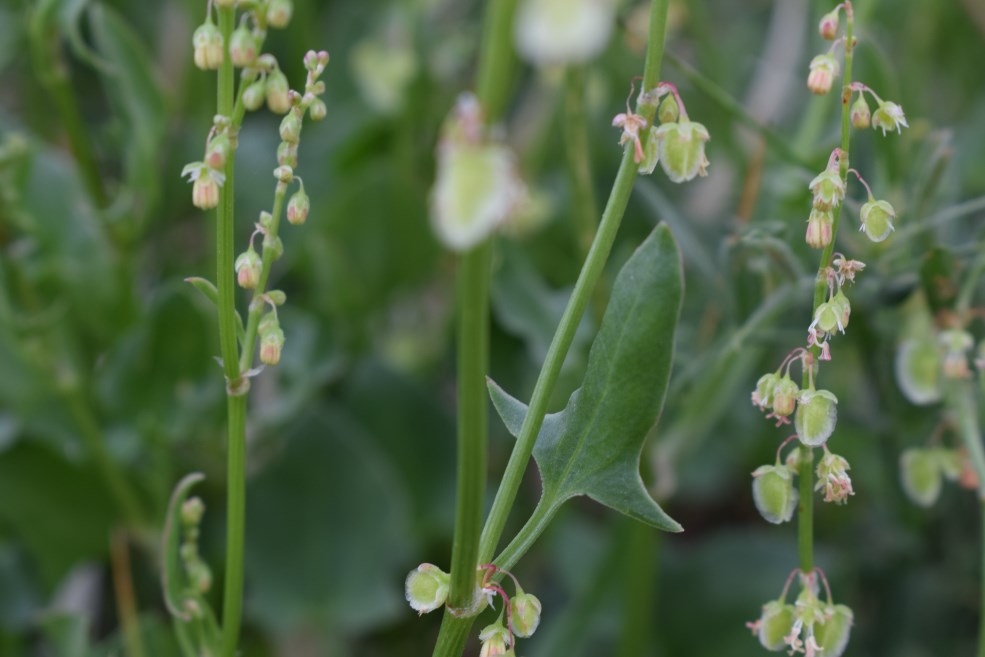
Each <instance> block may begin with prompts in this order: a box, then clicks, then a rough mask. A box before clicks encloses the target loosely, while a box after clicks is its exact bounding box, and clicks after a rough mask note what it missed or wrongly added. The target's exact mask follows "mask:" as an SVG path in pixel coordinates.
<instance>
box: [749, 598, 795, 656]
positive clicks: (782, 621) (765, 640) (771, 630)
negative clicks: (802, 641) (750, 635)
mask: <svg viewBox="0 0 985 657" xmlns="http://www.w3.org/2000/svg"><path fill="white" fill-rule="evenodd" d="M794 611H795V610H794V606H793V605H787V604H783V602H782V601H780V600H771V601H770V602H767V603H766V604H765V605H763V615H762V616H760V617H759V622H758V624H756V628H757V629H758V632H757V636H758V637H759V643H760V644H762V646H763V647H764V648H766V649H767V650H772V651H777V650H782V649H783V648H785V647H786V645H787V644H786V643H785V642H784V640H783V637H785V636H787V635H788V634H790V628H792V627H793V623H794Z"/></svg>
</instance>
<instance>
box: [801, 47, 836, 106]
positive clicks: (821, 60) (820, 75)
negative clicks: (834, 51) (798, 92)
mask: <svg viewBox="0 0 985 657" xmlns="http://www.w3.org/2000/svg"><path fill="white" fill-rule="evenodd" d="M838 70H839V66H838V60H837V59H835V57H834V55H831V54H825V55H818V56H817V57H815V58H814V59H812V60H811V64H810V73H809V74H808V75H807V88H808V89H810V90H811V93H812V94H816V95H818V96H823V95H824V94H826V93H828V92H829V91H831V85H832V84H833V83H834V79H835V78H836V77H837V76H838Z"/></svg>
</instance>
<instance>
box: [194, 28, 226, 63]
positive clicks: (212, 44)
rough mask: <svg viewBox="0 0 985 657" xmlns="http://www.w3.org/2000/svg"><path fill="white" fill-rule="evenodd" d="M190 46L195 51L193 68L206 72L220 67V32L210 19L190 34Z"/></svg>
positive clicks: (221, 45) (221, 47) (221, 51)
mask: <svg viewBox="0 0 985 657" xmlns="http://www.w3.org/2000/svg"><path fill="white" fill-rule="evenodd" d="M192 46H194V51H195V66H197V67H198V68H200V69H202V70H203V71H208V70H215V69H217V68H219V67H220V66H221V65H222V59H223V56H224V52H223V42H222V32H220V31H219V28H218V27H216V26H215V24H214V23H213V22H212V21H211V20H210V19H206V21H205V22H204V23H202V24H201V25H199V26H198V28H197V29H196V30H195V33H194V34H192Z"/></svg>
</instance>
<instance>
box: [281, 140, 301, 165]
mask: <svg viewBox="0 0 985 657" xmlns="http://www.w3.org/2000/svg"><path fill="white" fill-rule="evenodd" d="M277 164H279V165H281V166H288V167H291V168H292V169H293V168H294V167H296V166H297V165H298V145H297V144H292V143H290V142H287V141H282V142H281V143H280V145H279V146H278V147H277Z"/></svg>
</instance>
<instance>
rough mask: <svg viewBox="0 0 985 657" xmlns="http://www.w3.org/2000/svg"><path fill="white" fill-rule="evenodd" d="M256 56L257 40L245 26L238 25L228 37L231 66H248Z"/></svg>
mask: <svg viewBox="0 0 985 657" xmlns="http://www.w3.org/2000/svg"><path fill="white" fill-rule="evenodd" d="M256 57H257V42H256V39H254V38H253V33H252V32H250V30H249V29H248V28H247V27H246V25H242V24H241V25H240V26H239V27H237V28H236V29H235V30H234V31H233V34H232V36H231V37H229V59H230V60H231V61H232V63H233V66H238V67H240V68H242V67H244V66H250V65H251V64H252V63H253V61H254V60H255V59H256Z"/></svg>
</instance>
